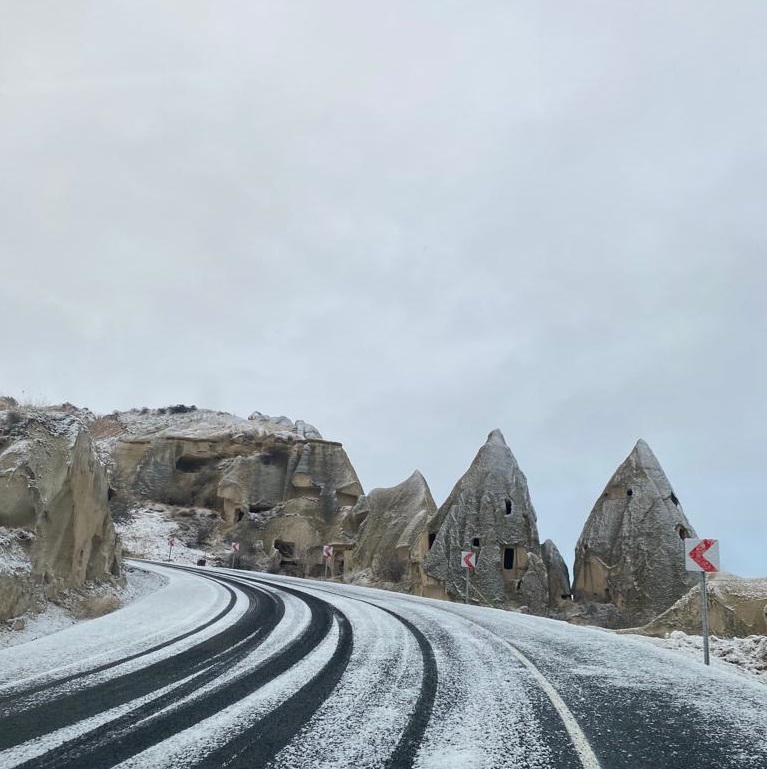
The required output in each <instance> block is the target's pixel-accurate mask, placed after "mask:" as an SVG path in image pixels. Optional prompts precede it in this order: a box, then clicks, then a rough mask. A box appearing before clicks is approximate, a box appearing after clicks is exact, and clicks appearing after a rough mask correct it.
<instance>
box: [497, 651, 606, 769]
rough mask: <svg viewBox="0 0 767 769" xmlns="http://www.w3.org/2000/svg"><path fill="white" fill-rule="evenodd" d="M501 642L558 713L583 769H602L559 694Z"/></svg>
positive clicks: (538, 673) (535, 668)
mask: <svg viewBox="0 0 767 769" xmlns="http://www.w3.org/2000/svg"><path fill="white" fill-rule="evenodd" d="M502 640H503V642H504V643H505V644H506V645H507V646H508V647H509V649H511V653H512V654H513V655H514V656H515V657H516V658H517V659H518V660H519V661H520V662H521V663H522V664H523V665H524V666H525V667H526V668H527V669H528V670H529V671H530V672H531V673H532V674H533V677H534V678H535V680H536V681H537V682H538V684H539V685H540V687H541V689H543V691H544V692H546V696H547V697H548V698H549V700H550V701H551V704H552V705H553V706H554V709H555V710H556V711H557V713H559V717H560V718H561V719H562V723H563V724H564V725H565V729H566V730H567V733H568V734H569V735H570V739H571V740H572V743H573V747H574V748H575V752H576V753H577V754H578V758H580V760H581V764H583V769H602V767H601V765H600V763H599V760H598V759H597V757H596V756H595V755H594V751H593V750H592V749H591V745H590V744H589V741H588V739H587V738H586V735H585V734H584V733H583V730H582V729H581V727H580V726H579V725H578V722H577V721H576V720H575V716H574V715H573V714H572V713H571V712H570V708H568V707H567V705H565V702H564V700H563V699H562V698H561V697H560V696H559V692H558V691H557V690H556V689H555V688H554V687H553V686H552V685H551V684H550V683H549V681H548V679H547V678H546V677H545V676H544V675H543V673H541V671H540V670H538V668H537V667H535V665H534V664H533V663H532V662H531V661H530V660H529V659H528V658H527V657H525V655H524V654H522V652H521V651H519V649H517V647H516V646H514V644H512V643H510V642H509V641H507V640H506V639H502Z"/></svg>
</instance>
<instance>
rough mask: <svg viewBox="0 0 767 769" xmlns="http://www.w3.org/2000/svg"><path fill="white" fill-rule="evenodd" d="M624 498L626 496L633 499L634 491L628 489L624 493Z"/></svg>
mask: <svg viewBox="0 0 767 769" xmlns="http://www.w3.org/2000/svg"><path fill="white" fill-rule="evenodd" d="M626 496H627V497H633V496H634V489H629V490H628V491H627V492H626Z"/></svg>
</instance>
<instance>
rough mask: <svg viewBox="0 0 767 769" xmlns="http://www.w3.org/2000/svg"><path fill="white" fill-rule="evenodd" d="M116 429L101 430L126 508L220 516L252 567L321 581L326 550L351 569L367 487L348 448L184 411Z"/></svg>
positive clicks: (275, 420) (257, 419)
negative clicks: (354, 511)
mask: <svg viewBox="0 0 767 769" xmlns="http://www.w3.org/2000/svg"><path fill="white" fill-rule="evenodd" d="M147 411H148V410H147ZM159 411H162V412H164V413H158V412H159ZM108 421H110V424H103V423H102V424H101V425H99V428H100V430H102V431H103V433H104V434H105V435H107V436H108V437H106V438H105V439H104V441H103V443H104V450H105V451H106V452H108V454H109V457H110V463H111V479H112V484H113V486H114V488H115V490H116V492H117V494H118V496H119V499H122V500H123V501H125V500H130V501H141V502H146V501H154V502H161V503H164V504H169V505H174V506H181V507H195V508H207V509H210V510H215V511H218V512H219V513H220V516H221V518H222V521H223V524H222V526H223V528H224V531H223V532H222V533H223V534H224V535H225V538H226V540H227V541H237V542H240V543H241V550H240V556H239V557H240V559H241V561H242V565H246V563H251V564H252V565H258V566H259V567H262V566H263V565H264V564H265V563H267V562H268V563H269V564H270V565H271V567H272V568H273V569H275V570H281V571H285V572H288V573H294V574H300V575H301V576H303V575H304V574H315V573H318V571H321V566H322V553H321V548H322V545H323V544H327V543H329V542H335V543H337V545H338V547H337V550H338V554H339V563H338V568H339V570H340V569H341V568H342V561H343V555H342V553H343V549H344V547H345V546H346V545H348V546H349V547H350V546H351V542H352V540H351V539H350V536H349V534H348V533H346V532H345V531H344V523H345V515H346V513H347V512H348V511H349V510H350V509H351V508H352V507H353V505H354V504H355V503H356V502H357V499H358V498H359V497H360V496H361V494H362V487H361V485H360V482H359V479H358V478H357V474H356V472H355V471H354V468H353V467H352V465H351V462H350V461H349V458H348V457H347V455H346V452H345V451H344V449H343V446H342V445H341V444H340V443H337V442H335V441H326V440H323V439H322V438H321V437H319V436H320V434H319V432H318V431H317V430H316V428H314V427H312V426H311V425H308V424H306V423H305V422H301V421H300V420H299V421H298V422H295V423H294V422H292V421H291V420H289V419H288V418H287V417H268V416H265V415H263V414H260V413H259V412H255V413H254V414H252V415H251V417H250V418H249V419H241V418H239V417H236V416H233V415H231V414H225V413H222V412H214V411H207V410H203V409H196V408H193V407H180V406H179V407H172V408H170V409H163V410H153V411H151V412H148V413H141V412H138V413H136V412H123V413H115V414H113V415H111V416H110V417H109V418H108ZM119 499H118V502H119Z"/></svg>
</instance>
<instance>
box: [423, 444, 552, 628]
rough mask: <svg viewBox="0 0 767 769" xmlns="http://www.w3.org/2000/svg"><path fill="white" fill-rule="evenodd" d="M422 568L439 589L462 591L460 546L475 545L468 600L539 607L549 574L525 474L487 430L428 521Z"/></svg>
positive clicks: (546, 598)
mask: <svg viewBox="0 0 767 769" xmlns="http://www.w3.org/2000/svg"><path fill="white" fill-rule="evenodd" d="M429 537H430V539H431V540H432V541H431V548H430V550H429V553H428V555H427V557H426V559H425V562H424V569H425V571H426V573H427V574H428V575H429V576H430V577H432V578H434V579H436V580H438V581H439V582H440V583H442V585H443V586H444V590H445V592H446V593H447V595H449V596H451V597H460V596H462V595H463V591H464V589H465V582H466V571H465V569H463V568H462V567H461V559H460V554H461V552H462V551H466V550H471V549H474V550H475V551H476V552H477V567H476V571H474V573H473V574H472V575H471V581H470V592H469V596H470V599H472V600H474V601H476V602H478V603H485V604H490V605H495V606H509V607H514V606H517V607H520V606H526V607H527V608H528V609H529V610H530V611H532V612H534V613H539V614H542V613H546V610H547V607H548V606H549V605H550V600H551V599H550V591H549V576H548V572H547V569H546V565H545V563H544V561H543V557H542V552H541V544H540V540H539V538H538V526H537V520H536V515H535V509H534V508H533V505H532V502H531V501H530V493H529V491H528V488H527V479H526V478H525V475H524V473H523V472H522V471H521V470H520V468H519V465H518V464H517V460H516V459H515V458H514V455H513V454H512V453H511V450H510V449H509V447H508V446H507V445H506V441H505V440H504V437H503V434H502V433H501V431H500V430H494V431H493V432H491V433H490V435H489V436H488V439H487V442H486V443H485V445H484V446H483V447H482V448H481V449H480V450H479V453H478V454H477V456H476V457H475V459H474V461H473V462H472V464H471V466H470V467H469V469H468V470H467V472H466V473H465V475H464V476H463V477H462V478H461V479H460V480H459V481H458V483H457V484H456V485H455V487H454V488H453V490H452V492H451V494H450V496H449V497H448V498H447V501H446V502H445V503H444V504H443V505H442V506H441V507H440V508H439V511H438V513H437V516H436V517H435V519H434V521H433V523H432V524H430V526H429Z"/></svg>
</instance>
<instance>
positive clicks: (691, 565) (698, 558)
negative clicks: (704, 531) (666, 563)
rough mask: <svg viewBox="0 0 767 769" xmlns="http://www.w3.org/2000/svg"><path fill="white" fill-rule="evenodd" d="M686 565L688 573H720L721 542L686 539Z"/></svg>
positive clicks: (716, 540)
mask: <svg viewBox="0 0 767 769" xmlns="http://www.w3.org/2000/svg"><path fill="white" fill-rule="evenodd" d="M684 565H685V567H686V569H687V571H706V572H709V573H711V572H715V571H719V540H718V539H686V540H685V541H684Z"/></svg>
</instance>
